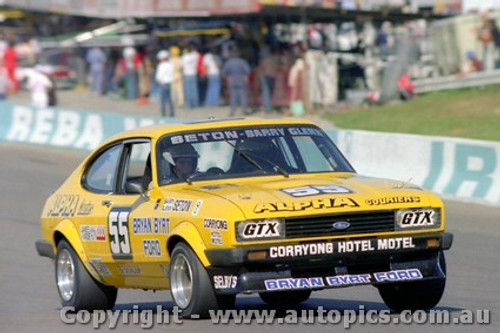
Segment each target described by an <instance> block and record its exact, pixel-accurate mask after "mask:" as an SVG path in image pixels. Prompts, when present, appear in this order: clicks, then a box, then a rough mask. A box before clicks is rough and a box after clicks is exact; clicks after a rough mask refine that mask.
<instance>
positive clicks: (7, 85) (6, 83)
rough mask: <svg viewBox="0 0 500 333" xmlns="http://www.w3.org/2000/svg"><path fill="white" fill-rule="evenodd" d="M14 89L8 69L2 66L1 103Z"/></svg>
mask: <svg viewBox="0 0 500 333" xmlns="http://www.w3.org/2000/svg"><path fill="white" fill-rule="evenodd" d="M11 89H12V82H10V79H9V75H8V73H7V69H5V67H3V66H0V101H3V100H5V99H7V95H8V94H9V92H10V90H11Z"/></svg>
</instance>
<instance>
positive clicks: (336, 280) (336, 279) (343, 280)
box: [325, 274, 371, 287]
mask: <svg viewBox="0 0 500 333" xmlns="http://www.w3.org/2000/svg"><path fill="white" fill-rule="evenodd" d="M325 280H326V283H327V284H328V285H329V286H333V287H338V286H352V285H356V284H366V283H370V282H371V276H370V274H354V275H350V274H346V275H337V276H328V277H326V278H325Z"/></svg>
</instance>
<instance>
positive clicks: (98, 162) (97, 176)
mask: <svg viewBox="0 0 500 333" xmlns="http://www.w3.org/2000/svg"><path fill="white" fill-rule="evenodd" d="M120 151H121V145H116V146H113V147H111V148H109V149H108V150H106V151H104V152H103V153H102V154H100V155H99V156H98V157H97V158H96V159H95V160H94V161H93V162H92V164H91V165H90V167H88V169H87V171H86V173H85V180H84V186H85V187H86V188H87V189H89V190H91V191H95V192H103V193H108V192H113V190H114V184H115V179H116V170H117V164H118V159H119V157H120Z"/></svg>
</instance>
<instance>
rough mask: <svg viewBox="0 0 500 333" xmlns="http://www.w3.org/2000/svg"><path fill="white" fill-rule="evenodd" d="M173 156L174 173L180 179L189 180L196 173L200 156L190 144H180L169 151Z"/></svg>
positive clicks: (171, 162)
mask: <svg viewBox="0 0 500 333" xmlns="http://www.w3.org/2000/svg"><path fill="white" fill-rule="evenodd" d="M168 152H169V153H170V156H171V158H172V159H171V161H169V162H170V164H172V172H173V173H174V174H175V175H176V176H177V177H179V178H184V179H185V178H188V177H189V176H191V175H192V174H193V173H195V172H196V168H197V167H198V158H199V155H198V153H197V152H196V149H194V147H193V146H192V145H191V144H189V143H185V144H179V145H175V146H172V147H170V148H169V149H168Z"/></svg>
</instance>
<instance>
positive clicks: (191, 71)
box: [182, 45, 200, 108]
mask: <svg viewBox="0 0 500 333" xmlns="http://www.w3.org/2000/svg"><path fill="white" fill-rule="evenodd" d="M199 56H200V54H199V53H198V52H197V51H196V48H195V47H194V46H193V45H191V46H190V47H189V52H188V53H186V54H183V55H182V73H183V75H184V97H185V104H186V106H187V107H189V108H197V107H198V106H199V103H200V101H199V94H198V57H199Z"/></svg>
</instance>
